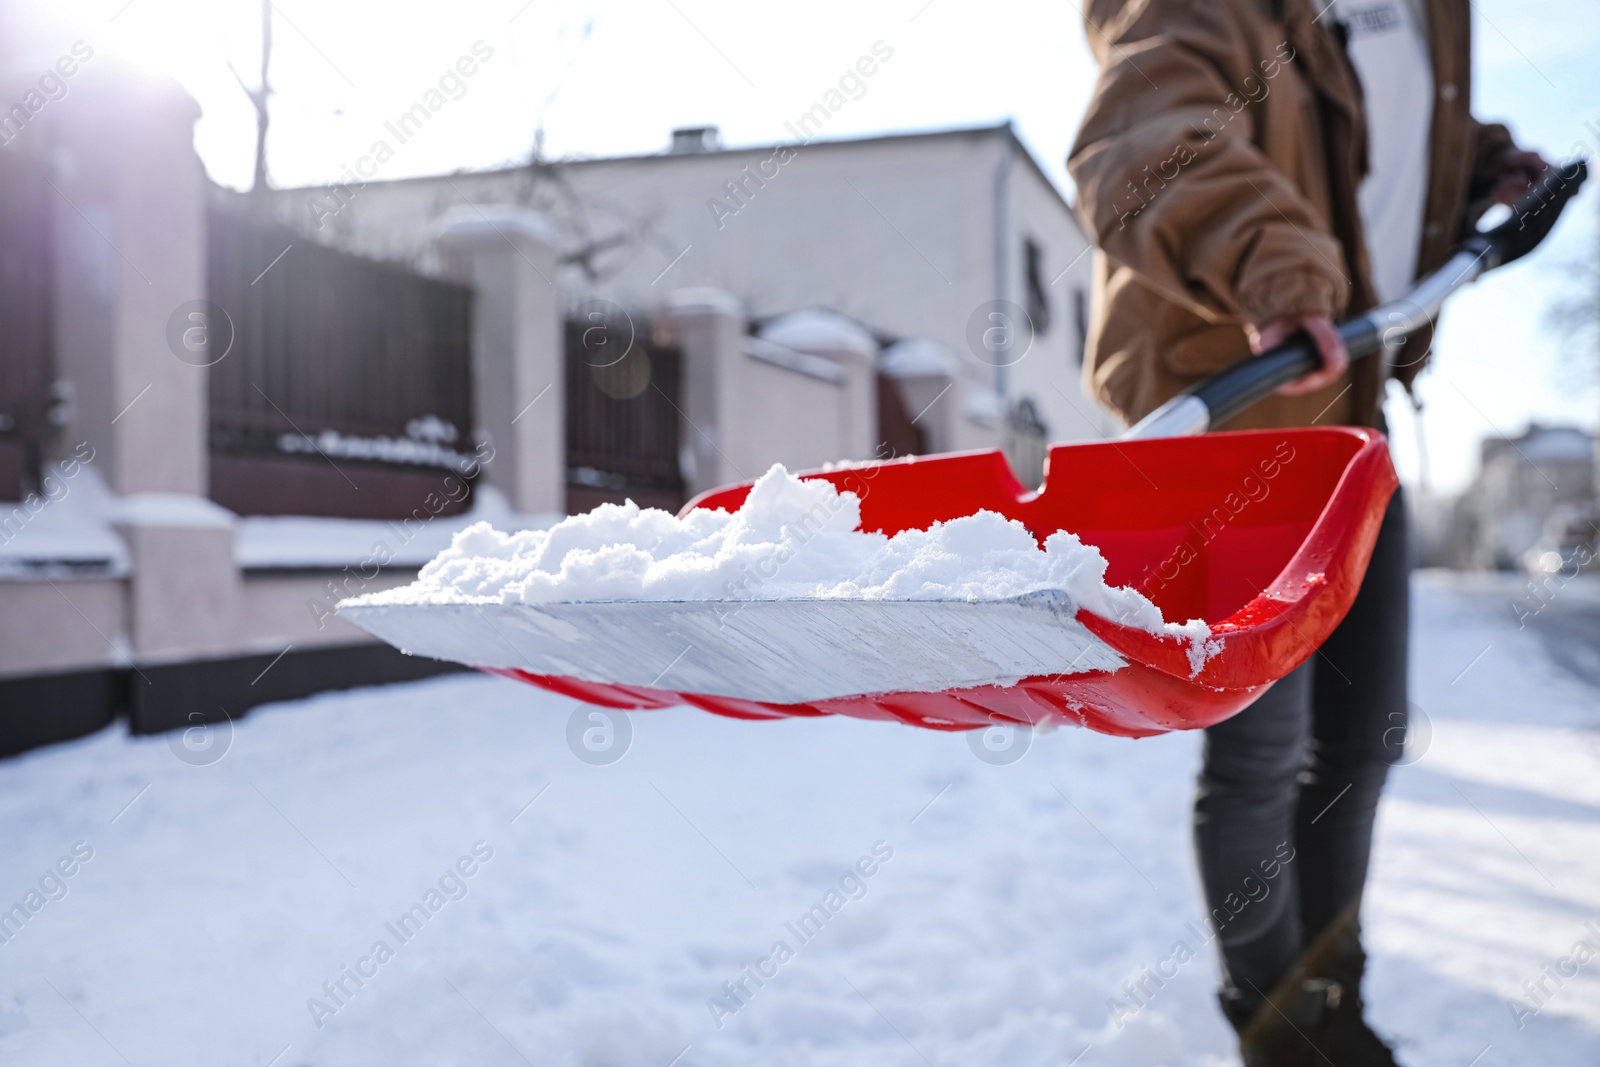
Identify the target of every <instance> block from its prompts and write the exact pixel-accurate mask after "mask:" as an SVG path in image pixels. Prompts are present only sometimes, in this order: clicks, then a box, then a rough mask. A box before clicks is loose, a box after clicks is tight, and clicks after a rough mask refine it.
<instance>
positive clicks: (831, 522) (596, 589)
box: [346, 465, 1210, 663]
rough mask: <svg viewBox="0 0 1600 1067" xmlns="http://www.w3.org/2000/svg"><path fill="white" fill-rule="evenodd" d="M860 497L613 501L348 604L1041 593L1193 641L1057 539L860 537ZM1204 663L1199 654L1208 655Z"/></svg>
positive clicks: (969, 533)
mask: <svg viewBox="0 0 1600 1067" xmlns="http://www.w3.org/2000/svg"><path fill="white" fill-rule="evenodd" d="M860 525H861V500H860V498H859V497H858V496H857V495H856V494H855V493H852V492H848V491H845V492H841V491H839V490H838V489H836V488H835V487H834V486H833V485H832V484H831V483H829V482H827V481H824V480H821V479H813V480H806V481H803V480H801V479H800V478H798V477H796V476H795V475H793V474H790V473H789V472H788V471H787V470H785V469H784V468H783V467H782V466H781V465H777V466H774V467H773V468H772V469H771V470H769V471H768V472H767V473H766V474H765V475H763V476H762V477H761V478H760V479H759V480H758V481H757V482H756V483H755V485H754V487H753V488H752V489H751V490H750V495H749V497H748V498H747V499H746V501H745V503H744V505H743V506H742V507H740V508H739V510H737V511H735V512H732V513H729V512H727V511H722V510H716V511H711V510H706V509H701V508H697V509H695V510H693V511H691V512H689V513H688V514H687V515H685V516H683V517H682V518H680V517H678V516H675V515H672V514H671V513H669V512H666V511H659V510H656V509H653V508H640V507H638V506H637V505H636V504H633V503H631V502H630V503H628V504H625V505H616V504H607V505H602V506H601V507H599V508H596V509H595V510H594V511H592V512H590V513H588V514H586V515H575V516H572V517H570V518H567V519H564V520H563V521H561V522H559V523H557V524H556V525H555V526H553V527H551V528H550V529H548V530H527V531H521V532H517V533H502V532H501V531H499V530H496V529H494V528H493V527H492V526H491V525H490V524H488V523H486V522H480V523H475V524H474V525H472V526H469V527H468V528H467V529H465V530H463V531H461V532H460V533H458V534H456V536H455V538H454V540H453V541H452V543H451V545H450V547H449V548H448V549H446V550H445V551H444V552H441V553H440V554H439V556H438V557H437V558H435V559H434V560H433V561H432V562H431V563H429V564H428V565H427V566H425V567H424V568H422V572H421V574H419V575H418V577H417V580H416V582H414V583H413V584H411V585H409V586H404V587H401V588H398V589H391V590H386V591H384V592H381V593H373V594H371V595H368V596H365V597H361V598H358V599H357V600H355V601H347V602H346V603H349V604H463V603H465V604H518V603H521V604H551V603H570V602H575V601H640V600H648V601H685V600H794V599H857V600H966V601H976V600H1005V599H1009V598H1012V597H1018V596H1022V595H1024V594H1027V593H1035V592H1040V591H1044V590H1059V591H1061V592H1064V593H1066V594H1067V595H1068V596H1069V597H1071V599H1072V600H1073V602H1074V603H1075V604H1077V605H1078V606H1079V607H1082V608H1088V609H1089V610H1090V611H1092V612H1094V613H1096V614H1098V615H1101V616H1104V617H1106V618H1113V619H1117V620H1118V621H1120V622H1123V623H1124V624H1125V625H1130V626H1136V627H1140V628H1142V629H1145V630H1148V631H1150V632H1152V633H1158V634H1159V633H1170V634H1174V635H1178V636H1182V637H1186V638H1189V639H1191V641H1192V642H1193V646H1194V647H1196V648H1197V649H1200V648H1202V646H1203V645H1204V643H1205V641H1206V638H1208V637H1209V636H1210V630H1209V628H1208V627H1207V626H1206V624H1205V622H1204V621H1203V620H1200V619H1192V620H1190V621H1189V622H1187V623H1184V624H1182V625H1177V624H1173V623H1168V622H1166V621H1164V620H1163V619H1162V617H1161V612H1160V609H1158V608H1157V607H1156V606H1155V605H1154V604H1153V603H1151V602H1150V601H1149V600H1148V599H1146V598H1145V597H1144V596H1142V595H1141V594H1140V593H1138V592H1137V591H1135V590H1133V589H1130V588H1125V587H1124V588H1111V587H1109V586H1107V585H1106V582H1105V573H1106V560H1105V557H1103V556H1102V555H1101V554H1100V552H1099V550H1098V549H1096V548H1094V547H1093V546H1091V545H1086V544H1084V543H1083V542H1082V541H1080V540H1079V539H1078V538H1077V536H1076V535H1074V534H1071V533H1068V532H1065V531H1062V532H1058V533H1054V534H1051V535H1050V536H1049V537H1048V538H1046V540H1045V543H1044V547H1043V548H1042V549H1041V548H1040V547H1039V544H1038V542H1037V541H1035V539H1034V536H1033V534H1032V533H1030V532H1029V531H1028V528H1027V527H1025V526H1024V525H1022V523H1020V522H1017V521H1015V520H1012V519H1007V518H1005V517H1003V516H1001V515H998V514H995V513H994V512H991V511H980V512H978V513H977V514H975V515H968V516H964V517H962V518H957V519H952V520H950V521H949V522H943V523H936V524H934V525H933V526H932V527H930V528H929V529H926V530H906V531H903V532H901V533H898V534H895V535H894V536H892V537H890V536H887V535H885V534H881V533H867V532H863V531H862V530H861V529H860V528H859V527H860ZM1200 656H1201V660H1200V661H1201V662H1202V663H1203V662H1204V652H1203V651H1201V652H1200Z"/></svg>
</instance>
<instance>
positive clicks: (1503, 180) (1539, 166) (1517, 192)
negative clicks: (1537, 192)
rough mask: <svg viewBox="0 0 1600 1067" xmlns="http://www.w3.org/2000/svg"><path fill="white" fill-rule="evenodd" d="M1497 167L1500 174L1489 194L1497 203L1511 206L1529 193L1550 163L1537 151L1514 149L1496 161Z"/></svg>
mask: <svg viewBox="0 0 1600 1067" xmlns="http://www.w3.org/2000/svg"><path fill="white" fill-rule="evenodd" d="M1495 169H1496V170H1497V171H1498V176H1497V178H1496V179H1495V184H1494V189H1493V190H1492V191H1491V192H1490V194H1489V196H1490V198H1491V199H1492V200H1493V201H1494V202H1495V203H1497V204H1505V205H1507V206H1510V205H1512V204H1515V203H1516V202H1517V201H1518V200H1521V199H1522V198H1523V197H1525V196H1527V195H1528V192H1529V190H1531V189H1532V188H1533V183H1534V182H1536V181H1538V180H1539V178H1540V177H1541V176H1542V175H1543V174H1544V172H1545V171H1547V170H1549V169H1550V164H1549V163H1546V162H1545V159H1544V157H1543V156H1541V155H1540V154H1539V153H1537V152H1524V151H1522V150H1521V149H1512V150H1511V151H1509V152H1506V153H1504V154H1503V155H1501V156H1500V157H1499V158H1498V159H1497V160H1496V161H1495Z"/></svg>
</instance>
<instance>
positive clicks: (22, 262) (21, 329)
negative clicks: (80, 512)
mask: <svg viewBox="0 0 1600 1067" xmlns="http://www.w3.org/2000/svg"><path fill="white" fill-rule="evenodd" d="M54 195H55V194H54V192H53V191H52V190H51V188H50V184H49V169H48V164H46V163H44V162H43V161H41V160H37V159H34V158H32V157H30V156H24V155H20V154H14V153H11V152H5V153H0V500H21V499H22V497H23V495H24V494H25V493H27V492H30V491H32V490H34V489H35V488H36V487H37V482H38V477H39V462H40V454H41V452H42V450H43V448H44V437H45V432H46V428H47V416H48V412H49V409H50V381H51V378H52V376H53V358H52V322H53V316H54V307H53V294H54V291H55V287H54V260H53V257H52V255H51V240H50V221H51V218H52V217H53V215H54V211H53V208H54V207H55V205H54V203H53V202H52V200H53V197H54Z"/></svg>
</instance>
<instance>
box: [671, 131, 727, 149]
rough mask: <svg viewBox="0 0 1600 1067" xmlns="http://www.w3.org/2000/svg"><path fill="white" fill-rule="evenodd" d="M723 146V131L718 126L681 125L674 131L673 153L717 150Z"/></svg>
mask: <svg viewBox="0 0 1600 1067" xmlns="http://www.w3.org/2000/svg"><path fill="white" fill-rule="evenodd" d="M721 147H722V131H721V130H720V129H718V128H717V127H716V126H679V127H678V128H677V129H675V130H673V131H672V147H671V148H670V149H669V151H670V152H671V154H672V155H675V156H687V155H693V154H695V153H697V152H715V151H716V150H717V149H719V148H721Z"/></svg>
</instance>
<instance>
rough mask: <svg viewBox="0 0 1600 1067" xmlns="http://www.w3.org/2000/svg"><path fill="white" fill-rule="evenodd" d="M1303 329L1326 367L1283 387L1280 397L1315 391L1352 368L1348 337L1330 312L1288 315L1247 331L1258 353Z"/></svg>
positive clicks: (1253, 349) (1251, 349)
mask: <svg viewBox="0 0 1600 1067" xmlns="http://www.w3.org/2000/svg"><path fill="white" fill-rule="evenodd" d="M1302 331H1303V332H1305V333H1306V334H1308V335H1310V337H1311V340H1312V342H1313V343H1314V344H1315V345H1316V346H1317V352H1318V353H1319V354H1320V355H1321V356H1322V368H1321V369H1320V370H1314V371H1312V372H1311V373H1310V374H1308V375H1306V376H1305V377H1304V378H1297V379H1295V380H1294V381H1292V382H1290V383H1289V384H1288V385H1281V386H1279V387H1278V395H1279V396H1302V395H1304V394H1306V393H1314V392H1316V391H1317V390H1318V389H1321V388H1322V387H1323V386H1325V385H1330V384H1332V383H1333V382H1336V381H1338V380H1339V376H1340V375H1342V374H1344V372H1345V371H1346V370H1347V369H1349V367H1350V353H1349V352H1347V351H1345V347H1344V338H1342V337H1340V336H1339V330H1338V328H1337V327H1335V326H1334V325H1333V320H1332V319H1330V318H1329V317H1328V316H1326V315H1285V316H1284V317H1283V318H1280V319H1273V320H1272V321H1271V322H1266V323H1263V324H1261V325H1260V326H1251V327H1248V328H1247V330H1246V332H1247V333H1248V335H1249V337H1250V351H1251V352H1253V353H1255V354H1256V355H1258V356H1259V355H1260V354H1261V353H1263V352H1265V351H1267V350H1268V349H1269V348H1272V347H1273V346H1275V345H1278V344H1280V343H1282V342H1283V341H1286V340H1288V339H1289V338H1290V337H1292V336H1293V335H1295V334H1297V333H1300V332H1302Z"/></svg>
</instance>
